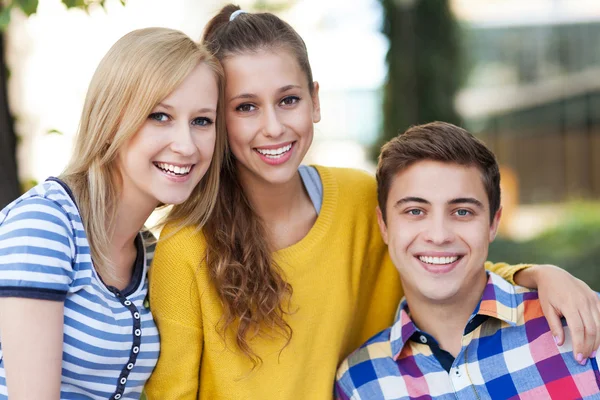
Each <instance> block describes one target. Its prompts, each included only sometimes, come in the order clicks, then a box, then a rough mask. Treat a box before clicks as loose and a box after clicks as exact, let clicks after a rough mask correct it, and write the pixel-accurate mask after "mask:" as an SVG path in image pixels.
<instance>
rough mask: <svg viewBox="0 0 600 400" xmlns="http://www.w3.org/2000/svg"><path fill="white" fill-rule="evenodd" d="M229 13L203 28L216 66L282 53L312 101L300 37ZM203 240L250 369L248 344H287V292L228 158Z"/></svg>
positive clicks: (280, 24) (258, 17) (281, 26)
mask: <svg viewBox="0 0 600 400" xmlns="http://www.w3.org/2000/svg"><path fill="white" fill-rule="evenodd" d="M236 10H239V7H237V6H234V5H232V4H229V5H227V6H225V7H223V9H221V11H220V12H219V13H218V14H217V15H216V16H215V17H214V18H212V19H211V20H210V21H209V23H208V25H207V26H206V28H205V31H204V35H203V38H202V43H203V44H204V45H205V46H206V48H208V49H209V51H211V52H212V53H213V54H214V55H215V56H216V57H217V59H219V60H220V61H223V60H224V59H226V58H227V57H231V56H235V55H239V54H244V53H253V52H256V51H257V50H272V51H281V50H286V51H289V52H290V54H292V55H294V56H295V58H296V60H297V62H298V64H299V65H300V68H301V69H302V71H303V72H304V73H305V74H306V78H307V80H308V85H309V90H310V92H311V94H312V93H313V91H314V85H313V79H312V71H311V68H310V64H309V62H308V54H307V51H306V46H305V44H304V41H303V40H302V38H301V37H300V35H298V33H296V31H295V30H294V29H293V28H292V27H291V26H290V25H288V24H287V23H286V22H284V21H282V20H281V19H280V18H278V17H277V16H275V15H273V14H270V13H241V14H238V15H237V16H236V17H235V18H234V19H233V20H232V21H230V20H229V19H230V16H231V14H232V13H233V12H234V11H236ZM226 78H227V77H226ZM204 232H205V236H206V240H207V264H208V269H209V271H210V275H211V278H212V280H213V283H214V285H215V286H216V289H217V292H218V294H219V296H220V298H221V302H222V303H223V309H224V315H223V317H222V320H221V322H222V324H221V325H222V333H223V336H225V332H226V331H227V329H230V328H231V329H234V328H235V329H236V332H235V333H236V343H237V345H238V347H239V348H240V350H241V351H242V352H243V353H244V354H245V355H246V356H248V357H249V358H250V360H251V361H252V363H253V365H254V367H256V366H258V365H259V364H260V363H262V359H261V357H260V356H259V355H258V354H257V353H256V352H255V351H254V350H253V349H252V346H251V345H250V341H251V340H252V339H253V338H254V337H256V336H258V335H266V336H267V337H272V336H273V334H275V335H280V336H283V338H284V339H285V340H286V343H285V345H284V346H283V347H285V346H286V345H287V344H288V343H289V342H290V340H291V338H292V333H293V332H292V329H291V327H290V325H289V324H288V323H287V321H286V319H285V317H286V315H289V314H290V298H291V296H292V286H291V285H290V284H289V283H288V282H286V280H285V276H284V273H283V271H282V269H281V268H280V266H279V265H277V263H276V262H275V261H274V260H273V256H272V253H273V251H274V249H273V246H272V245H271V243H270V242H269V240H268V239H267V238H269V237H270V235H269V234H268V233H267V231H266V228H265V226H264V223H263V221H262V219H261V218H260V216H259V215H258V214H257V213H256V211H255V210H254V208H253V207H252V204H251V203H250V201H249V199H248V197H247V196H246V194H245V192H244V188H243V186H242V185H241V184H240V181H239V178H238V174H237V169H236V161H235V157H234V156H233V154H232V153H231V151H230V150H228V151H227V155H226V158H225V162H224V163H223V168H222V171H221V185H220V188H219V196H218V200H217V204H216V205H215V208H214V210H213V213H212V215H211V216H210V218H209V220H208V222H207V224H206V225H205V227H204ZM282 350H283V348H282Z"/></svg>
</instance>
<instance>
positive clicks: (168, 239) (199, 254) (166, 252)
mask: <svg viewBox="0 0 600 400" xmlns="http://www.w3.org/2000/svg"><path fill="white" fill-rule="evenodd" d="M205 258H206V239H205V237H204V234H203V233H202V231H201V230H199V229H198V228H196V227H193V226H186V227H179V226H178V225H177V224H176V223H171V224H167V225H166V226H165V227H164V229H163V230H162V231H161V233H160V237H159V239H158V241H157V243H156V249H154V252H153V261H152V269H151V276H156V275H159V274H160V275H164V274H174V275H180V274H186V273H188V272H190V270H192V271H195V270H196V268H197V267H198V266H199V265H200V263H201V262H202V260H204V259H205ZM171 278H173V276H172V277H171Z"/></svg>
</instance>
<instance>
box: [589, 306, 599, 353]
mask: <svg viewBox="0 0 600 400" xmlns="http://www.w3.org/2000/svg"><path fill="white" fill-rule="evenodd" d="M592 310H593V311H592V315H593V316H594V321H595V322H596V340H595V341H594V344H593V345H592V353H591V354H590V357H591V358H593V357H596V352H597V351H598V349H599V348H600V301H599V300H598V299H597V298H596V301H595V304H594V307H592Z"/></svg>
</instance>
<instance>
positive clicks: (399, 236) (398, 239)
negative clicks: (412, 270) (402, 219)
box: [388, 221, 418, 253]
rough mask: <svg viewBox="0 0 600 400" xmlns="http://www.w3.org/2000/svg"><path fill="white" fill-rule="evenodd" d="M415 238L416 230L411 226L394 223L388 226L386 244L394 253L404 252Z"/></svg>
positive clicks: (416, 235)
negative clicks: (391, 247) (387, 243)
mask: <svg viewBox="0 0 600 400" xmlns="http://www.w3.org/2000/svg"><path fill="white" fill-rule="evenodd" d="M417 237H418V230H417V229H416V227H415V226H411V224H398V223H397V222H395V221H394V222H392V223H391V224H388V242H389V245H390V246H393V248H394V252H396V253H401V252H404V251H406V250H407V249H408V247H409V246H410V245H411V244H412V243H413V242H414V241H415V239H416V238H417Z"/></svg>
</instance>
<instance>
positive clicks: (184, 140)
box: [170, 121, 196, 157]
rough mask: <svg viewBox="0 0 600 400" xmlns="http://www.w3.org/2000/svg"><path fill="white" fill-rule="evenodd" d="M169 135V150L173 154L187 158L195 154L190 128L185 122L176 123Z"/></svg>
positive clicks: (194, 144)
mask: <svg viewBox="0 0 600 400" xmlns="http://www.w3.org/2000/svg"><path fill="white" fill-rule="evenodd" d="M170 134H171V135H172V136H171V145H170V148H171V150H172V151H173V152H174V153H178V154H180V155H182V156H184V157H189V156H192V155H193V154H194V153H195V152H196V143H195V142H194V137H193V132H192V127H191V126H190V125H189V124H188V123H187V121H181V123H177V124H176V125H175V126H174V127H173V130H172V131H171V132H170Z"/></svg>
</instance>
